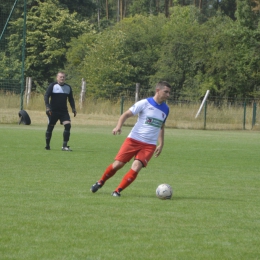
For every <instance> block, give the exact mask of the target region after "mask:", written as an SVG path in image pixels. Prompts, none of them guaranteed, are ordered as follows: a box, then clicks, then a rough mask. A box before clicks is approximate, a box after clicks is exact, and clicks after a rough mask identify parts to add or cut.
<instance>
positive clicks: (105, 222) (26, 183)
mask: <svg viewBox="0 0 260 260" xmlns="http://www.w3.org/2000/svg"><path fill="white" fill-rule="evenodd" d="M112 128H113V127H101V126H99V127H95V126H73V127H72V131H71V132H72V133H71V141H70V145H71V147H72V149H73V152H71V153H70V152H62V151H61V150H60V148H61V145H62V132H63V128H62V126H58V125H57V126H56V128H55V130H54V132H53V138H52V143H51V148H52V150H51V151H45V150H44V149H43V148H44V146H45V143H44V133H45V125H30V126H24V125H20V126H19V125H0V143H1V150H0V166H1V170H0V206H1V208H0V210H1V214H0V259H26V260H31V259H32V260H35V259H41V260H42V259H48V260H49V259H69V260H70V259H84V260H86V259H89V260H90V259H93V260H101V259H104V260H110V259H111V260H112V259H113V260H117V259H120V260H121V259H127V260H128V259H131V260H133V259H181V260H182V259H207V260H208V259H236V260H237V259H260V247H259V245H260V233H259V230H260V210H259V209H260V199H259V194H260V193H259V191H260V162H259V155H260V152H259V133H257V132H251V131H203V130H173V129H166V134H165V147H164V150H163V153H162V154H161V156H160V157H158V158H153V159H152V160H151V161H150V163H149V165H148V167H147V168H146V169H143V170H142V171H141V172H140V174H139V176H138V178H137V179H136V181H135V182H134V183H133V184H132V185H131V186H129V187H128V188H127V189H126V190H125V191H123V192H122V196H121V198H115V197H112V196H111V195H110V194H111V192H112V191H113V189H114V188H115V187H116V186H117V184H118V183H119V181H120V180H121V178H122V176H123V175H124V173H125V172H126V171H127V170H128V168H129V167H130V164H127V165H126V166H125V167H124V168H123V169H121V170H120V171H119V172H118V173H117V174H116V175H115V176H114V177H113V178H111V179H110V180H109V181H108V182H107V183H106V185H105V186H104V187H103V188H102V189H101V190H99V191H98V192H97V193H96V194H92V193H90V191H89V189H90V186H91V185H92V184H93V183H94V182H95V181H97V179H98V178H99V177H100V176H101V174H102V173H103V171H104V169H105V168H106V166H107V165H108V164H109V163H111V162H112V161H113V158H114V156H115V154H116V152H117V151H118V148H119V146H120V145H121V143H122V142H123V140H124V138H125V137H126V135H127V133H128V132H129V131H130V128H129V127H124V128H123V134H122V135H121V136H113V135H112V134H111V131H112ZM161 183H169V184H170V185H171V186H172V187H173V189H174V195H173V198H172V199H171V200H167V201H162V200H159V199H157V198H156V196H155V189H156V187H157V186H158V185H159V184H161Z"/></svg>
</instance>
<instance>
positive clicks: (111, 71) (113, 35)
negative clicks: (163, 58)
mask: <svg viewBox="0 0 260 260" xmlns="http://www.w3.org/2000/svg"><path fill="white" fill-rule="evenodd" d="M124 43H125V35H124V33H122V32H121V31H113V30H106V31H104V32H103V33H99V34H96V35H93V34H85V35H82V36H81V37H79V39H78V40H76V39H74V40H73V41H72V42H71V44H70V49H69V51H68V65H67V66H68V67H67V70H70V77H71V79H72V80H73V82H80V80H81V78H84V79H85V80H86V82H87V86H88V87H87V95H88V96H94V97H107V98H113V97H116V98H118V95H120V93H125V91H126V90H127V88H128V86H129V85H130V84H131V81H130V78H131V75H132V74H133V72H134V68H133V67H132V66H131V65H130V64H129V63H128V56H127V54H126V53H125V51H124V48H123V46H124ZM78 51H79V52H78ZM73 64H75V65H76V64H78V66H77V67H75V69H73Z"/></svg>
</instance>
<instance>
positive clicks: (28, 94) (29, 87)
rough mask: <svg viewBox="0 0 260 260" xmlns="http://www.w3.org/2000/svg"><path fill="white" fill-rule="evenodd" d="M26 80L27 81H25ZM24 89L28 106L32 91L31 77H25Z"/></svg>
mask: <svg viewBox="0 0 260 260" xmlns="http://www.w3.org/2000/svg"><path fill="white" fill-rule="evenodd" d="M27 79H28V80H27ZM26 85H28V86H26V89H27V99H26V104H27V106H28V105H29V102H30V98H31V91H32V77H27V78H26Z"/></svg>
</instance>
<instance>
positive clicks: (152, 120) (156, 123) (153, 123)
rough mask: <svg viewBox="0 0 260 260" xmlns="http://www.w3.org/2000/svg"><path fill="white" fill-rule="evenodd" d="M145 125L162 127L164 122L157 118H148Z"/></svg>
mask: <svg viewBox="0 0 260 260" xmlns="http://www.w3.org/2000/svg"><path fill="white" fill-rule="evenodd" d="M145 124H147V125H151V126H154V127H161V126H162V124H163V121H162V120H159V119H157V118H153V117H147V118H146V120H145Z"/></svg>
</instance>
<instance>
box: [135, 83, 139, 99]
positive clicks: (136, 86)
mask: <svg viewBox="0 0 260 260" xmlns="http://www.w3.org/2000/svg"><path fill="white" fill-rule="evenodd" d="M139 90H140V83H136V85H135V103H136V102H137V101H138V100H139Z"/></svg>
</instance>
